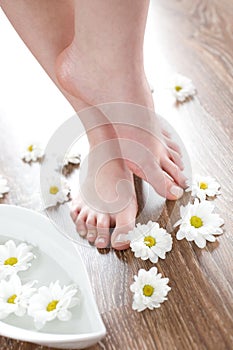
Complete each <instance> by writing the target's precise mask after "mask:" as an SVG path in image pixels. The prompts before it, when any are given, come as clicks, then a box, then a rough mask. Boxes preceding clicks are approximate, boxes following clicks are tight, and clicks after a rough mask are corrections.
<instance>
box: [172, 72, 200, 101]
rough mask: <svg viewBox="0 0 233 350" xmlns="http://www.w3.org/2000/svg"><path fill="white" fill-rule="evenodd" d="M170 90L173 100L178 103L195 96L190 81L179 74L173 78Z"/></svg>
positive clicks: (194, 89) (194, 90)
mask: <svg viewBox="0 0 233 350" xmlns="http://www.w3.org/2000/svg"><path fill="white" fill-rule="evenodd" d="M170 89H171V92H172V93H173V95H174V97H175V99H176V100H177V101H179V102H184V101H185V100H187V99H188V98H190V97H192V96H194V95H195V94H196V88H195V86H194V85H193V83H192V80H191V79H189V78H187V77H185V76H183V75H181V74H175V75H174V76H173V79H172V82H171V88H170Z"/></svg>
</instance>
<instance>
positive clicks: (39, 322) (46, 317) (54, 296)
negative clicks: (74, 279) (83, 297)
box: [28, 281, 80, 329]
mask: <svg viewBox="0 0 233 350" xmlns="http://www.w3.org/2000/svg"><path fill="white" fill-rule="evenodd" d="M79 303H80V292H79V289H78V288H77V286H75V285H69V286H64V287H61V286H60V284H59V281H56V282H55V283H53V282H51V283H50V285H49V287H45V286H43V287H40V288H39V289H38V291H37V293H36V294H34V295H33V296H32V297H31V299H30V301H29V307H28V315H29V316H31V317H33V318H34V323H35V327H36V328H37V329H41V328H42V327H43V326H44V325H45V323H46V322H49V321H52V320H54V319H55V318H58V319H59V320H60V321H69V320H70V319H71V317H72V314H71V312H70V311H69V310H68V309H70V308H72V307H74V306H75V305H77V304H79Z"/></svg>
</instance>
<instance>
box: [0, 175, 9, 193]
mask: <svg viewBox="0 0 233 350" xmlns="http://www.w3.org/2000/svg"><path fill="white" fill-rule="evenodd" d="M9 190H10V189H9V187H8V186H7V180H6V179H4V177H2V175H0V198H2V197H3V195H4V194H6V193H8V192H9Z"/></svg>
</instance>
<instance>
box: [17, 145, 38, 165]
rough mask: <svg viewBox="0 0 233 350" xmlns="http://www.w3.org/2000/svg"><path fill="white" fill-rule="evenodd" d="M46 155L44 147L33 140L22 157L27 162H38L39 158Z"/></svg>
mask: <svg viewBox="0 0 233 350" xmlns="http://www.w3.org/2000/svg"><path fill="white" fill-rule="evenodd" d="M43 157H44V149H43V148H42V146H41V145H40V144H39V143H38V142H32V143H29V144H28V145H27V146H26V147H25V150H24V151H23V154H22V156H21V158H22V159H23V160H24V161H25V162H27V163H30V162H36V161H37V160H40V159H42V158H43Z"/></svg>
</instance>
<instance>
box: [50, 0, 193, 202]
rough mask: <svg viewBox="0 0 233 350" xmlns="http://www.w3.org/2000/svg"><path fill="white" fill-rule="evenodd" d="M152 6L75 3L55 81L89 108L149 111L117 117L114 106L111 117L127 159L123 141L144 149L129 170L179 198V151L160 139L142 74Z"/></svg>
mask: <svg viewBox="0 0 233 350" xmlns="http://www.w3.org/2000/svg"><path fill="white" fill-rule="evenodd" d="M148 5H149V1H148V0H144V1H142V0H134V1H133V3H132V0H125V1H122V0H96V1H93V0H76V1H75V34H74V39H73V41H72V43H71V44H70V45H69V46H68V47H67V48H66V49H65V50H64V51H63V52H62V53H61V54H60V55H59V57H58V60H57V65H56V67H57V77H58V80H59V82H60V84H61V86H63V88H64V89H65V90H66V91H68V92H69V93H70V94H72V95H73V96H79V97H80V98H82V99H83V100H85V101H86V102H88V103H89V104H92V105H99V104H102V103H108V104H110V103H111V102H126V103H129V102H130V103H134V104H137V105H141V106H145V107H147V111H148V112H146V111H145V112H143V113H142V110H141V109H140V108H138V110H137V108H134V107H132V108H131V107H129V105H128V104H125V108H121V109H118V112H117V113H116V107H115V105H112V109H111V107H109V108H108V114H107V117H108V119H109V120H110V121H111V122H112V123H116V122H117V125H116V126H115V129H116V132H117V135H118V138H119V142H120V145H121V149H122V154H123V157H124V159H126V158H127V154H128V153H129V152H128V151H129V149H128V148H129V143H125V142H122V141H121V140H120V139H122V140H123V141H125V140H130V141H131V145H132V152H131V154H132V153H133V148H134V146H136V144H138V143H139V144H140V145H141V147H140V150H141V152H142V154H141V156H140V157H139V156H138V155H137V154H134V155H133V158H134V159H135V160H136V162H134V161H127V165H128V167H129V169H130V170H131V171H132V172H133V173H135V174H136V175H138V176H139V177H142V178H143V179H145V180H146V181H148V182H150V183H151V185H152V186H153V187H154V189H155V190H156V191H157V192H158V193H159V194H160V195H162V196H164V197H166V198H168V199H177V198H179V197H181V196H182V194H183V189H182V187H185V180H186V179H185V177H184V176H183V174H182V172H181V171H182V169H183V165H182V161H181V157H180V154H179V149H178V148H177V146H176V145H174V144H172V143H171V142H170V140H169V138H167V137H165V136H164V135H163V134H162V132H161V130H160V125H159V120H158V118H157V117H156V115H155V113H152V112H151V110H152V111H154V106H153V100H152V97H151V92H150V88H149V85H148V83H147V79H146V77H145V73H144V63H143V39H144V31H145V24H146V18H147V12H148ZM99 108H100V107H99ZM101 110H102V111H103V108H102V109H101ZM105 110H106V109H105ZM116 116H117V120H116ZM129 124H130V125H129ZM125 144H127V147H126V146H125ZM147 151H149V152H151V155H149V152H147ZM146 155H147V156H146ZM145 158H146V163H145V162H143V160H144V159H145ZM140 159H142V160H140ZM142 169H143V170H144V173H143V172H142Z"/></svg>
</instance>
